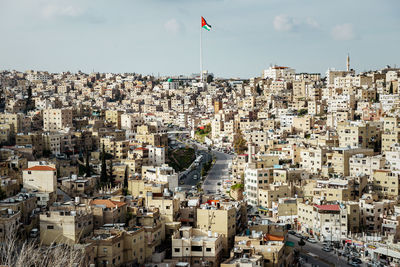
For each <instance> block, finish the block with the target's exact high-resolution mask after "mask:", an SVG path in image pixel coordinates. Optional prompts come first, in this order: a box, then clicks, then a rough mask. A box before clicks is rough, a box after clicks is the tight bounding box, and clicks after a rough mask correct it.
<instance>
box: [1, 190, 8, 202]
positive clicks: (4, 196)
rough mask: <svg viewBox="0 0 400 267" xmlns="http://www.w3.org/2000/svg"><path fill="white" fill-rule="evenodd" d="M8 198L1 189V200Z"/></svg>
mask: <svg viewBox="0 0 400 267" xmlns="http://www.w3.org/2000/svg"><path fill="white" fill-rule="evenodd" d="M5 198H7V194H6V192H4V190H3V188H1V187H0V200H3V199H5Z"/></svg>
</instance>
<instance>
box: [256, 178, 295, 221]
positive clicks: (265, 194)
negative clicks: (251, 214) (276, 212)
mask: <svg viewBox="0 0 400 267" xmlns="http://www.w3.org/2000/svg"><path fill="white" fill-rule="evenodd" d="M258 193H259V196H258V202H259V205H260V206H262V207H263V208H267V209H271V208H272V203H273V202H278V201H279V199H280V198H287V197H291V196H292V188H291V187H290V186H289V185H288V184H281V183H277V184H269V185H268V186H267V187H265V188H262V189H259V190H258ZM268 214H269V215H272V209H271V210H270V212H269V213H268Z"/></svg>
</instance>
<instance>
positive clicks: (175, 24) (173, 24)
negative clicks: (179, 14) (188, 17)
mask: <svg viewBox="0 0 400 267" xmlns="http://www.w3.org/2000/svg"><path fill="white" fill-rule="evenodd" d="M164 28H165V30H166V31H167V32H169V33H172V34H179V33H182V32H183V31H184V26H183V24H182V23H181V22H180V21H178V20H176V19H175V18H172V19H170V20H168V21H167V22H165V23H164Z"/></svg>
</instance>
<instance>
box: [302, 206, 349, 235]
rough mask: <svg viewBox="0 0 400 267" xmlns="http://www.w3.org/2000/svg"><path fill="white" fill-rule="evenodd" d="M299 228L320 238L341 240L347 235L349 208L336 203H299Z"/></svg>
mask: <svg viewBox="0 0 400 267" xmlns="http://www.w3.org/2000/svg"><path fill="white" fill-rule="evenodd" d="M297 215H298V219H297V221H298V229H301V230H302V231H303V232H306V233H308V234H310V235H314V236H316V237H317V238H318V239H319V240H328V241H340V240H342V239H343V238H346V237H347V210H346V207H345V206H342V207H341V206H339V205H336V204H330V205H316V204H314V205H311V204H307V203H299V204H298V205H297Z"/></svg>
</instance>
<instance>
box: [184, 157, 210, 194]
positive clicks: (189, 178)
mask: <svg viewBox="0 0 400 267" xmlns="http://www.w3.org/2000/svg"><path fill="white" fill-rule="evenodd" d="M197 153H198V154H197V155H203V158H202V159H201V162H200V164H199V166H197V167H195V168H194V169H193V170H192V171H190V172H189V173H188V174H186V175H185V176H184V177H183V178H182V179H181V180H180V182H181V181H183V184H179V186H180V187H182V188H186V189H191V188H192V186H195V185H197V183H198V182H200V181H201V176H200V175H201V169H202V168H203V165H204V164H205V163H206V162H207V161H208V160H210V159H211V155H210V154H209V153H207V151H205V150H198V152H197ZM194 175H197V179H194Z"/></svg>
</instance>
